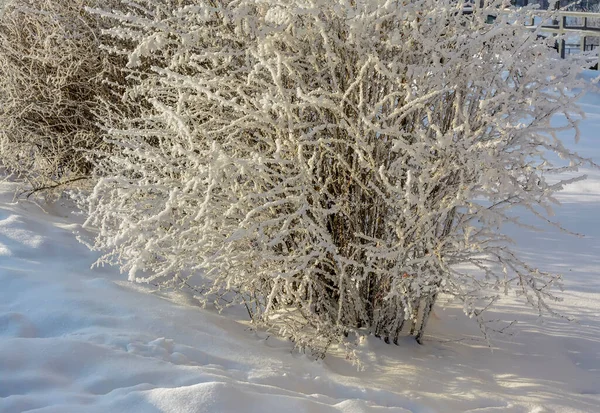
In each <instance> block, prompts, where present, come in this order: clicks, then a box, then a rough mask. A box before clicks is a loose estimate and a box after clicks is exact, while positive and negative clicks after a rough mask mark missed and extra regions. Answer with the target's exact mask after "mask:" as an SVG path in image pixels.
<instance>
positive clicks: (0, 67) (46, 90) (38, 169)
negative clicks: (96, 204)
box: [0, 0, 124, 190]
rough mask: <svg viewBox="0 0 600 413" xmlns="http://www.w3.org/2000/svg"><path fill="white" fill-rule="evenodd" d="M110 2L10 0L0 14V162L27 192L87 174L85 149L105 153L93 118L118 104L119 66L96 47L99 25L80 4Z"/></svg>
mask: <svg viewBox="0 0 600 413" xmlns="http://www.w3.org/2000/svg"><path fill="white" fill-rule="evenodd" d="M117 4H120V1H119V0H104V1H99V0H68V1H59V0H12V1H10V2H8V4H7V5H6V6H5V7H4V10H3V11H2V14H1V15H0V164H1V165H3V166H4V167H5V168H8V170H9V171H10V172H12V173H15V174H17V175H19V176H20V177H21V178H24V179H26V180H27V181H28V182H29V184H30V187H31V189H32V190H39V189H51V188H55V187H59V186H63V185H64V184H66V183H70V182H75V181H79V180H82V179H84V178H88V177H90V175H91V173H92V169H93V158H94V155H93V154H92V153H91V152H90V151H91V150H96V149H98V150H102V152H106V148H107V143H106V142H105V141H104V140H103V137H102V134H103V133H102V131H101V130H100V128H99V127H98V125H97V123H98V121H99V114H100V113H101V112H104V113H105V115H103V116H102V117H103V118H104V117H106V113H107V112H106V111H105V108H107V107H108V106H114V105H120V102H121V94H122V90H119V88H118V87H116V84H117V83H118V82H122V80H123V79H122V77H123V72H122V71H121V68H122V67H123V65H124V63H123V62H122V61H121V58H119V57H116V56H114V55H111V54H108V53H106V52H105V51H103V50H102V49H101V48H100V45H101V30H102V28H103V27H105V26H106V24H105V23H104V22H103V21H102V19H100V18H99V17H98V16H95V15H92V14H89V13H87V12H86V11H85V7H86V6H98V5H102V6H105V7H110V6H114V5H117ZM121 106H122V105H121ZM113 110H114V108H113Z"/></svg>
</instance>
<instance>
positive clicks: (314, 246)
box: [87, 0, 585, 352]
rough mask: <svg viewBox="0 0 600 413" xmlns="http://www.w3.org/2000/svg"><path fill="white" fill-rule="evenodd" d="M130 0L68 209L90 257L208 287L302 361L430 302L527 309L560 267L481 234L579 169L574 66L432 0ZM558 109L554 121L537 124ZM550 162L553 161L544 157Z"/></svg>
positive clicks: (492, 231)
mask: <svg viewBox="0 0 600 413" xmlns="http://www.w3.org/2000/svg"><path fill="white" fill-rule="evenodd" d="M175 3H176V2H173V1H167V0H162V1H159V0H138V1H136V2H129V3H128V4H129V6H128V7H126V8H124V9H123V10H121V11H119V12H115V11H112V12H111V11H104V12H100V11H96V12H97V13H99V14H100V15H102V16H103V17H105V18H106V19H108V20H111V21H113V22H115V27H114V28H112V29H111V30H110V31H109V33H108V34H109V35H111V36H113V38H115V39H127V40H128V41H131V42H132V44H133V46H132V47H131V48H130V49H128V50H120V51H119V50H115V53H126V54H128V56H129V60H128V61H129V68H130V70H131V73H132V75H131V79H135V82H134V83H133V84H132V85H131V87H130V88H129V89H128V91H127V96H129V98H131V99H137V100H139V101H140V102H144V103H145V104H146V106H145V108H144V110H143V113H142V115H141V116H139V117H135V118H121V119H117V118H116V117H115V118H114V119H113V122H114V123H113V128H112V129H111V137H112V139H113V141H114V144H115V145H117V146H118V147H119V148H120V150H119V151H117V152H116V153H115V154H114V155H113V156H110V157H109V158H107V159H106V160H105V161H104V163H103V165H102V168H101V169H100V170H101V171H102V173H103V174H104V175H103V177H102V178H101V179H100V181H99V183H98V184H97V186H96V187H95V189H94V191H93V193H92V194H91V196H90V198H89V200H88V204H87V207H88V211H89V219H88V221H87V225H88V226H94V227H97V228H99V235H98V237H97V239H96V241H95V245H94V248H96V249H98V250H102V251H104V252H105V255H104V256H103V257H102V258H101V259H100V260H99V262H98V263H99V264H103V263H110V264H117V265H120V266H121V267H122V269H123V270H124V271H126V272H128V273H129V278H130V280H134V281H138V282H152V283H157V284H160V285H166V286H172V287H180V286H194V287H196V288H197V291H199V292H201V293H199V294H198V297H199V298H200V299H202V300H204V301H206V300H212V299H214V297H221V296H222V295H223V294H224V293H227V294H228V297H232V296H233V297H234V302H237V303H243V304H245V305H246V307H247V309H248V312H249V314H250V315H251V317H252V320H253V322H254V323H256V325H258V326H263V327H268V328H270V329H272V330H275V331H276V332H278V333H279V334H281V335H282V336H284V337H289V338H290V339H292V340H294V341H295V342H296V344H297V345H298V346H300V347H310V348H313V349H315V350H317V351H318V352H323V351H325V349H326V348H327V347H328V346H329V345H330V344H332V343H341V342H344V336H346V335H349V334H352V335H354V334H367V333H372V334H375V335H376V336H379V337H382V338H384V339H385V340H386V341H397V339H398V337H399V336H400V335H401V334H402V332H403V331H404V332H406V333H409V334H414V335H416V336H417V340H418V341H419V342H421V341H422V338H423V334H424V331H425V327H426V324H427V320H428V317H429V314H430V311H431V309H432V307H433V305H434V304H435V302H436V299H437V298H438V296H439V294H440V293H443V294H447V295H448V296H451V297H453V298H455V299H456V300H459V301H461V302H462V303H463V304H464V310H465V312H466V313H467V314H468V315H470V316H473V317H474V318H476V319H477V320H478V321H479V323H480V325H481V326H482V329H484V331H485V326H486V320H485V318H484V314H485V313H484V311H483V310H484V309H487V308H489V307H490V305H491V304H493V303H494V302H496V301H497V300H498V299H499V298H500V297H501V296H503V295H505V294H508V293H516V294H517V295H518V296H520V297H521V298H522V299H523V300H524V301H525V302H527V303H529V304H530V305H531V306H532V307H533V308H534V309H535V310H536V311H539V313H540V314H544V313H553V312H552V310H551V309H550V307H549V306H548V304H547V302H549V301H552V300H554V299H555V297H554V295H553V294H552V289H553V287H554V286H556V285H557V283H558V281H559V276H558V275H555V274H550V273H546V272H543V271H539V270H537V269H535V268H532V267H530V266H529V265H527V263H526V262H524V261H522V260H520V259H519V258H518V256H517V255H516V254H515V253H514V252H513V251H512V250H511V249H510V248H509V245H510V240H509V239H508V238H507V237H505V236H503V235H502V234H501V232H500V231H498V227H499V226H500V225H501V224H502V223H503V222H506V221H510V222H515V223H517V222H519V219H518V218H517V216H516V215H515V214H514V213H512V214H511V210H513V209H514V208H515V207H523V208H526V209H528V210H530V211H532V212H533V213H535V214H536V215H538V216H540V217H541V218H542V219H546V218H545V216H546V214H549V213H550V212H551V209H550V207H551V205H552V204H554V203H556V201H555V200H554V199H553V198H552V196H553V194H554V192H555V191H556V190H558V189H560V188H561V183H557V184H550V183H548V181H547V176H548V175H549V174H550V173H552V172H557V171H565V170H576V169H577V167H578V166H579V165H581V164H582V163H584V162H585V160H584V159H582V158H581V157H579V156H578V155H576V154H574V153H572V152H570V151H569V150H567V149H566V148H565V147H564V146H563V144H562V143H561V141H560V139H559V137H558V134H559V133H563V132H564V131H569V130H570V131H573V132H574V133H575V134H576V135H577V134H578V119H579V118H580V117H581V114H582V113H581V111H580V110H579V108H578V106H577V104H576V101H577V99H578V98H579V95H580V94H579V93H576V92H574V89H573V88H574V87H579V86H582V85H583V83H582V81H578V80H577V73H578V70H577V68H576V65H577V63H576V62H575V63H574V62H573V61H569V62H568V61H560V60H555V59H553V58H554V57H555V56H556V53H555V52H554V51H553V50H552V49H551V48H549V47H548V45H547V44H545V43H544V42H543V40H536V38H537V34H536V33H533V32H530V31H529V30H528V29H526V28H525V27H523V23H524V22H526V21H529V19H530V15H528V13H529V10H528V9H523V10H520V11H515V12H514V13H513V14H509V15H499V16H498V18H497V20H496V23H495V24H493V25H490V24H486V23H485V21H486V17H487V16H488V14H490V13H496V12H497V10H498V9H497V7H496V6H497V4H495V3H494V4H491V5H490V7H489V8H487V9H480V8H477V9H476V10H475V13H474V14H473V15H472V16H464V15H462V13H461V8H462V6H461V4H456V3H454V2H448V1H438V0H415V1H404V2H399V1H385V2H383V1H375V0H373V1H371V0H352V1H350V0H285V1H282V0H258V1H256V0H252V1H249V0H235V1H225V0H221V1H217V0H215V1H202V0H198V1H195V2H193V4H189V5H179V4H175ZM554 115H562V116H563V118H564V121H563V122H562V124H561V125H560V126H554V124H553V123H551V119H552V118H553V116H554ZM552 154H554V155H558V156H559V157H560V158H562V160H561V161H558V162H555V161H554V159H555V158H556V159H558V158H557V157H553V156H552Z"/></svg>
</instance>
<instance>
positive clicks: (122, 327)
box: [0, 96, 600, 413]
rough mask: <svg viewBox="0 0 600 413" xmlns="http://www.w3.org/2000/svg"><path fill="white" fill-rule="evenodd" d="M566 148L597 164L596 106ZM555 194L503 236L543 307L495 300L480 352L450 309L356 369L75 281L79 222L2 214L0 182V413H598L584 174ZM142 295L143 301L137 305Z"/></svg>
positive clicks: (30, 208)
mask: <svg viewBox="0 0 600 413" xmlns="http://www.w3.org/2000/svg"><path fill="white" fill-rule="evenodd" d="M583 103H584V107H585V109H586V111H587V112H588V117H587V120H585V121H584V130H583V132H584V133H583V137H582V140H581V142H580V144H579V145H577V146H575V148H576V149H578V150H579V151H581V152H582V153H585V154H587V155H589V156H590V157H591V158H593V159H595V160H596V161H599V160H600V140H599V138H598V130H600V96H587V97H585V98H584V101H583ZM585 172H586V173H587V174H588V176H589V179H588V180H586V181H583V182H578V183H575V184H573V185H570V186H569V187H567V188H566V189H565V191H564V192H563V193H562V194H561V195H560V196H559V198H560V200H561V201H562V202H563V205H562V206H561V207H559V208H557V209H556V218H557V220H559V221H561V222H562V223H563V224H564V226H566V227H567V228H568V229H570V230H572V231H574V232H577V233H581V234H584V236H582V237H575V236H571V235H568V234H564V233H562V232H559V231H558V230H557V229H554V228H548V231H546V232H526V231H525V230H521V229H517V228H507V229H506V230H507V232H509V233H511V234H512V235H514V237H515V238H516V239H517V240H518V241H519V244H518V245H519V248H520V251H521V252H522V253H523V254H524V255H525V256H526V257H528V258H529V259H530V261H531V262H532V263H534V264H536V265H538V266H541V267H542V268H543V269H546V270H551V271H558V272H562V273H563V274H564V281H565V287H566V290H565V292H564V293H563V294H562V297H564V301H562V302H560V303H556V305H555V308H556V309H557V310H559V311H561V312H562V313H563V314H565V315H567V316H571V317H576V318H577V321H576V322H569V321H566V320H562V319H546V320H545V321H544V322H541V321H540V320H539V319H538V318H537V316H536V315H535V314H533V313H531V312H530V311H529V309H527V308H526V307H524V306H523V305H522V304H520V303H519V302H518V301H517V300H514V299H513V298H511V297H508V298H507V299H506V300H505V301H504V302H503V303H501V304H500V306H499V307H497V308H496V309H495V310H493V312H492V313H491V314H490V315H489V317H491V318H497V319H499V320H504V321H510V320H513V319H518V320H519V323H518V324H517V325H516V326H514V327H512V329H510V330H509V333H508V334H504V335H499V336H497V337H495V338H494V340H493V341H492V345H493V347H492V348H490V347H489V346H488V345H487V343H486V342H485V341H484V340H483V339H482V337H481V335H480V333H479V331H478V329H477V326H476V323H475V322H473V321H472V320H469V319H468V318H466V316H464V315H463V314H462V312H461V311H460V309H459V308H456V307H454V306H453V305H452V304H451V303H449V304H447V305H446V306H445V307H440V308H437V309H436V312H435V315H434V317H433V319H432V320H431V321H430V326H429V334H428V335H427V337H426V342H425V344H424V345H423V346H419V345H418V344H417V343H416V342H414V340H412V339H409V338H406V339H405V340H403V341H402V342H401V343H400V345H399V346H394V345H386V344H384V343H383V342H381V341H380V340H378V339H367V340H365V341H364V342H362V343H361V344H360V345H359V350H361V352H362V358H363V362H364V363H365V369H364V370H363V371H357V369H356V368H355V367H354V366H353V365H352V364H351V363H350V362H349V361H348V360H346V359H345V358H344V355H343V354H342V353H341V352H337V353H336V352H334V353H333V354H331V355H329V356H327V357H326V358H325V359H324V360H322V361H313V360H312V359H311V358H310V357H308V356H305V355H302V354H298V353H295V352H292V346H291V345H290V344H289V343H287V342H285V341H281V340H278V339H276V338H274V337H269V336H268V335H267V334H266V333H263V332H254V331H252V330H250V329H249V328H248V324H247V322H246V321H245V320H244V317H243V315H244V314H243V312H237V311H229V312H228V313H227V314H218V313H217V312H216V311H214V310H212V309H210V308H209V309H202V308H200V307H199V306H198V305H197V303H196V301H195V300H194V299H193V298H192V296H191V294H188V293H185V292H179V293H161V292H156V291H153V289H152V287H151V286H148V287H146V286H140V285H135V284H131V283H129V282H127V281H125V280H126V276H125V275H121V274H119V273H118V270H116V269H114V268H100V269H90V265H91V264H92V263H93V262H94V261H95V259H96V256H95V254H94V253H92V252H90V251H89V250H87V248H86V247H85V246H84V245H82V244H80V243H79V242H78V241H77V239H76V236H75V235H74V233H83V230H82V229H81V224H80V223H81V218H80V217H78V216H76V215H74V214H72V213H69V209H68V208H66V207H64V206H61V205H60V203H58V204H57V205H55V206H53V207H52V208H50V207H48V206H45V207H44V208H45V209H46V211H43V210H42V209H40V207H38V206H37V205H35V204H33V203H30V202H24V201H20V202H13V200H12V199H13V193H14V190H15V184H14V183H11V182H7V181H5V182H3V183H1V184H0V412H2V413H16V412H25V411H31V412H40V413H41V412H44V413H50V412H56V413H67V412H77V413H80V412H86V413H87V412H144V413H145V412H148V413H154V412H177V413H184V412H215V413H217V412H218V413H226V412H260V413H263V412H286V413H287V412H290V413H291V412H317V413H319V412H348V413H358V412H414V413H417V412H441V413H451V412H477V413H495V412H530V413H545V412H561V413H562V412H585V413H592V412H600V279H599V277H598V275H599V273H600V172H599V171H597V170H592V169H590V170H589V171H585ZM149 292H150V293H149Z"/></svg>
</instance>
